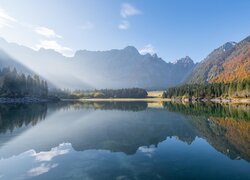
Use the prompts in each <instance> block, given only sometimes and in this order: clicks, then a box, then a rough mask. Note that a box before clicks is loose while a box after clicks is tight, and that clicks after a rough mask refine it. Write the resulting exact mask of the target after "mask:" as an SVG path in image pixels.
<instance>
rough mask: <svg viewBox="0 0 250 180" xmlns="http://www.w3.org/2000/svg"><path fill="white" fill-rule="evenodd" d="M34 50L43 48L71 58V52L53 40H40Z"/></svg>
mask: <svg viewBox="0 0 250 180" xmlns="http://www.w3.org/2000/svg"><path fill="white" fill-rule="evenodd" d="M35 48H36V49H40V48H44V49H53V50H55V51H57V52H59V53H61V54H63V55H65V56H72V55H73V50H72V49H71V48H69V47H65V46H62V45H60V44H58V43H57V42H56V41H54V40H42V41H40V43H39V44H37V45H36V47H35Z"/></svg>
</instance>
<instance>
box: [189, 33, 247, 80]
mask: <svg viewBox="0 0 250 180" xmlns="http://www.w3.org/2000/svg"><path fill="white" fill-rule="evenodd" d="M249 77H250V36H249V37H247V38H246V39H244V40H242V41H241V42H239V43H235V42H227V43H226V44H224V45H223V46H221V47H219V48H217V49H215V50H214V51H213V52H212V53H210V54H209V55H208V56H207V57H206V58H205V59H204V60H203V61H202V62H201V63H199V64H198V65H197V66H196V68H195V69H194V70H193V72H192V73H191V74H190V76H189V77H188V78H187V83H198V84H200V83H209V82H224V83H226V82H232V81H242V80H244V79H248V78H249Z"/></svg>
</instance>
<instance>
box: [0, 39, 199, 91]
mask: <svg viewBox="0 0 250 180" xmlns="http://www.w3.org/2000/svg"><path fill="white" fill-rule="evenodd" d="M0 47H1V49H2V50H3V51H4V52H6V53H7V54H9V56H10V57H12V58H13V59H15V60H17V63H18V64H23V65H25V66H27V67H28V68H29V69H32V70H33V71H34V72H35V73H37V74H39V75H40V76H42V77H43V78H45V79H47V80H48V81H49V82H51V83H52V84H54V85H55V86H57V87H59V88H70V89H94V88H95V89H100V88H130V87H140V88H146V89H165V88H166V87H169V86H175V85H177V84H180V83H182V82H184V81H185V78H186V77H187V76H188V75H189V74H190V73H191V71H192V69H193V68H194V67H195V64H194V62H193V61H192V60H191V58H189V57H185V58H182V59H180V60H177V61H176V62H175V63H167V62H165V61H164V60H162V59H161V58H159V57H158V56H157V55H156V54H155V55H150V54H146V55H141V54H140V53H139V52H138V50H137V49H136V48H135V47H132V46H128V47H126V48H124V49H121V50H115V49H114V50H109V51H87V50H80V51H77V52H76V53H75V55H74V56H73V57H65V56H63V55H61V54H60V53H57V52H55V51H53V50H46V49H40V50H39V51H34V50H32V49H30V48H27V47H24V46H20V45H17V44H14V43H8V42H6V41H4V40H1V41H0Z"/></svg>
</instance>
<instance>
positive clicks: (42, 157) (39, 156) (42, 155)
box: [32, 143, 72, 161]
mask: <svg viewBox="0 0 250 180" xmlns="http://www.w3.org/2000/svg"><path fill="white" fill-rule="evenodd" d="M71 148H72V146H71V144H70V143H62V144H60V145H59V146H58V147H55V148H52V149H51V150H50V151H44V152H39V153H36V152H35V151H34V153H33V154H32V156H34V157H35V158H36V160H38V161H51V160H52V158H54V157H56V156H59V155H63V154H67V153H69V151H70V149H71Z"/></svg>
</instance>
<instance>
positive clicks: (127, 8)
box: [121, 3, 142, 18]
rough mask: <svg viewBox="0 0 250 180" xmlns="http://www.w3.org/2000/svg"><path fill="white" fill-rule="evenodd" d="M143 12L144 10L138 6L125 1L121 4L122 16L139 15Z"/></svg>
mask: <svg viewBox="0 0 250 180" xmlns="http://www.w3.org/2000/svg"><path fill="white" fill-rule="evenodd" d="M141 13H142V12H141V11H140V10H139V9H137V8H136V7H134V6H132V5H131V4H129V3H123V4H122V6H121V16H122V17H123V18H126V17H129V16H135V15H139V14H141Z"/></svg>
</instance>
